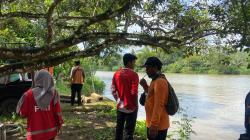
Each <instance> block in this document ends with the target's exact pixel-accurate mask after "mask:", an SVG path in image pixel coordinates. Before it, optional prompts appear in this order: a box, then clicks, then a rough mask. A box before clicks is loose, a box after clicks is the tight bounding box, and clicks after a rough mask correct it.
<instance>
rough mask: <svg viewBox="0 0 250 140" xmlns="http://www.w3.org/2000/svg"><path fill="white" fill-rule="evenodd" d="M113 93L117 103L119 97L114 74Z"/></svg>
mask: <svg viewBox="0 0 250 140" xmlns="http://www.w3.org/2000/svg"><path fill="white" fill-rule="evenodd" d="M111 92H112V95H113V97H114V98H115V100H116V101H117V99H118V95H117V89H116V82H115V74H114V76H113V78H112V84H111Z"/></svg>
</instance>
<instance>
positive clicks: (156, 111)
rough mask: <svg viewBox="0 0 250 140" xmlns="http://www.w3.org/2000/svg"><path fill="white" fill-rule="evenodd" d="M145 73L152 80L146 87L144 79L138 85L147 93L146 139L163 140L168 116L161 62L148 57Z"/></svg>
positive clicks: (166, 85)
mask: <svg viewBox="0 0 250 140" xmlns="http://www.w3.org/2000/svg"><path fill="white" fill-rule="evenodd" d="M143 66H144V67H146V73H147V75H148V77H149V78H151V79H152V81H151V83H150V85H149V86H148V84H147V82H146V80H145V79H141V80H140V85H141V86H142V87H143V89H144V91H145V92H147V97H146V101H145V111H146V126H147V137H148V139H149V140H165V139H166V137H167V131H168V128H169V115H168V113H167V111H166V109H165V103H166V101H167V98H168V83H167V80H166V77H165V75H163V74H162V73H161V68H162V62H161V61H160V60H159V59H158V58H157V57H149V58H148V59H147V60H146V62H145V64H144V65H143Z"/></svg>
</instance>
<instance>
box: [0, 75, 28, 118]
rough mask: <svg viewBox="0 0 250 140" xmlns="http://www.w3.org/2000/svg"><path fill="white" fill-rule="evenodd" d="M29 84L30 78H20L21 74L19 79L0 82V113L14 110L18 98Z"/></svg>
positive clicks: (9, 112) (8, 112)
mask: <svg viewBox="0 0 250 140" xmlns="http://www.w3.org/2000/svg"><path fill="white" fill-rule="evenodd" d="M5 77H6V76H5ZM7 77H8V76H7ZM8 79H9V78H8ZM31 85H32V81H31V80H29V79H25V78H21V76H20V79H18V80H15V81H13V82H12V81H11V82H9V81H8V82H2V83H1V82H0V114H11V113H12V112H15V110H16V106H17V103H18V101H19V99H20V98H21V97H22V95H23V94H24V92H26V91H27V90H28V89H29V88H30V87H31Z"/></svg>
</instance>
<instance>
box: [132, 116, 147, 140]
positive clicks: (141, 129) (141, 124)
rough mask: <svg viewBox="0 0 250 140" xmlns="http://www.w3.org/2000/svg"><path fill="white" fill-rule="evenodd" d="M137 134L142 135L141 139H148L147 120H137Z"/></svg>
mask: <svg viewBox="0 0 250 140" xmlns="http://www.w3.org/2000/svg"><path fill="white" fill-rule="evenodd" d="M135 135H137V136H140V138H141V139H144V140H145V139H147V127H146V121H145V120H141V121H136V127H135Z"/></svg>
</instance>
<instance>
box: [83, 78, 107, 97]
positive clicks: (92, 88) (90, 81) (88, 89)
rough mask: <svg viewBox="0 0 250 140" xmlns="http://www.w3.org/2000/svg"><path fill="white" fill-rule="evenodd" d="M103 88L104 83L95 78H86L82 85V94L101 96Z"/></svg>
mask: <svg viewBox="0 0 250 140" xmlns="http://www.w3.org/2000/svg"><path fill="white" fill-rule="evenodd" d="M104 88H105V83H104V82H103V81H101V80H99V79H98V78H96V77H93V76H92V77H88V78H87V79H86V81H85V83H84V85H83V89H82V91H83V94H84V95H85V96H89V95H90V94H91V93H92V92H96V93H98V94H102V93H103V90H104Z"/></svg>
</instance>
